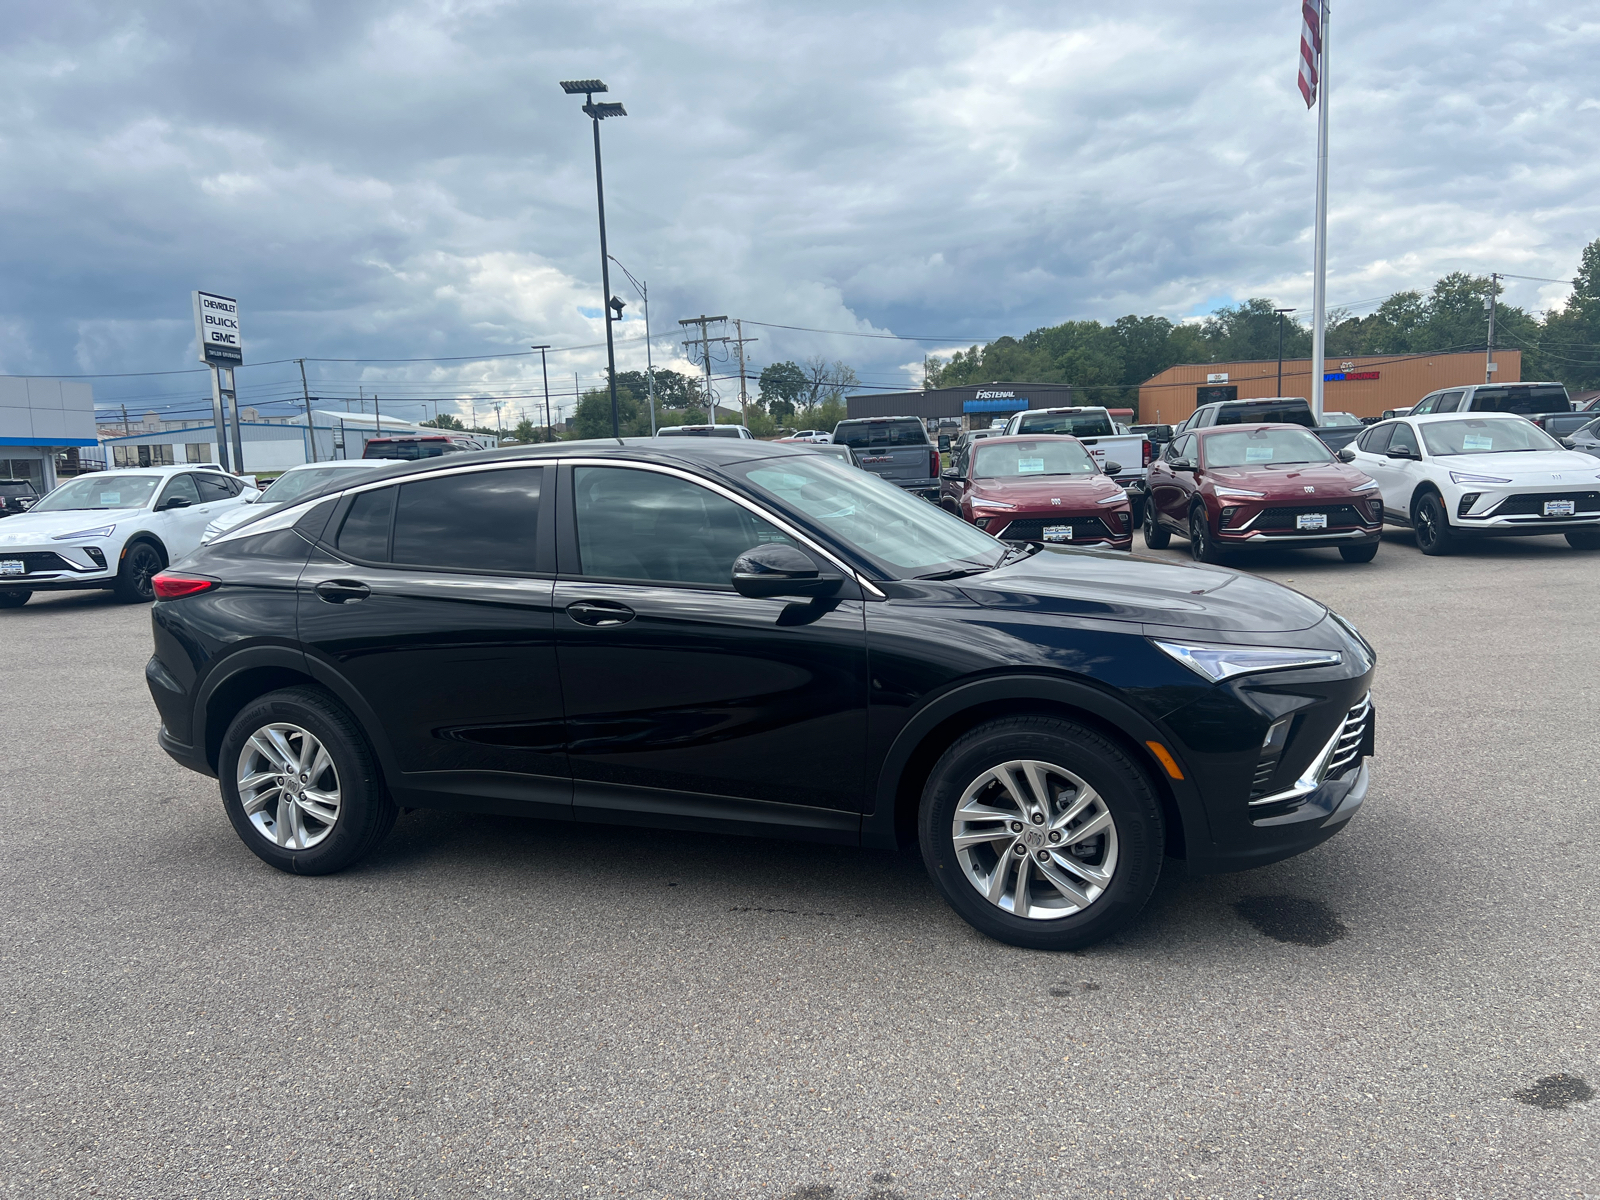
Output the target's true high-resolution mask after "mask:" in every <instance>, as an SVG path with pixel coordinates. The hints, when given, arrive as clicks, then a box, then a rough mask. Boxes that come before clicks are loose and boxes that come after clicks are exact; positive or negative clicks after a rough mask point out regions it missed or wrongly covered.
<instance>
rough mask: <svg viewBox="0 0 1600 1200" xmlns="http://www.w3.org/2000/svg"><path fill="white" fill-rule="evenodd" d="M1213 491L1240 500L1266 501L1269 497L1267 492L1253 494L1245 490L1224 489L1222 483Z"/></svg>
mask: <svg viewBox="0 0 1600 1200" xmlns="http://www.w3.org/2000/svg"><path fill="white" fill-rule="evenodd" d="M1212 490H1213V491H1215V492H1216V493H1217V495H1219V496H1227V497H1230V498H1236V499H1239V500H1265V499H1266V497H1267V494H1266V493H1265V492H1251V491H1246V490H1245V489H1244V488H1234V487H1223V486H1222V485H1221V484H1220V483H1219V484H1217V485H1216V486H1215V487H1214V488H1213V489H1212Z"/></svg>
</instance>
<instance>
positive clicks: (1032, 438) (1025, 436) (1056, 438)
mask: <svg viewBox="0 0 1600 1200" xmlns="http://www.w3.org/2000/svg"><path fill="white" fill-rule="evenodd" d="M983 440H984V441H986V442H988V443H989V445H991V446H994V445H997V444H1002V443H1005V442H1027V443H1028V444H1030V445H1031V444H1033V443H1034V442H1078V439H1077V438H1075V437H1073V436H1072V435H1071V434H1070V433H1010V434H1007V435H1006V436H1005V437H992V438H984V439H983ZM1078 444H1079V445H1080V446H1081V445H1083V443H1082V442H1078Z"/></svg>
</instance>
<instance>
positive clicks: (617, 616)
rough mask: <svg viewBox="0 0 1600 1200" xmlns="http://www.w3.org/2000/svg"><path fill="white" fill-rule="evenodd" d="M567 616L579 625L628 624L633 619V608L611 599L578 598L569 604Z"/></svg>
mask: <svg viewBox="0 0 1600 1200" xmlns="http://www.w3.org/2000/svg"><path fill="white" fill-rule="evenodd" d="M567 616H569V617H571V618H572V619H573V620H574V621H576V622H577V623H578V624H579V625H592V626H597V627H598V626H605V625H626V624H627V623H628V622H629V621H631V620H633V617H634V612H633V609H631V608H629V607H628V606H627V605H626V604H617V603H616V602H614V601H611V600H578V601H575V602H574V603H572V604H569V605H567Z"/></svg>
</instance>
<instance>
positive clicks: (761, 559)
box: [733, 542, 843, 600]
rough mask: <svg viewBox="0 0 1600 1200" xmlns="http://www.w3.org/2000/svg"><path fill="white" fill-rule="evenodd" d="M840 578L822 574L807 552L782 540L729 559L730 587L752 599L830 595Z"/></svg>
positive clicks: (838, 583) (836, 587)
mask: <svg viewBox="0 0 1600 1200" xmlns="http://www.w3.org/2000/svg"><path fill="white" fill-rule="evenodd" d="M842 582H843V580H841V579H840V578H839V577H838V576H836V575H823V574H821V573H820V572H819V571H818V570H817V564H816V563H814V562H812V561H811V556H810V555H808V554H805V553H803V552H802V551H800V550H797V549H795V548H794V547H793V546H790V545H786V544H784V543H782V542H773V543H769V544H768V545H765V546H756V547H755V548H753V549H750V550H746V551H745V552H744V553H743V554H741V555H739V557H738V558H737V559H735V560H734V563H733V590H734V591H736V592H738V593H739V595H741V596H748V597H749V598H750V599H752V600H762V599H767V598H769V597H773V596H831V595H832V594H833V593H834V592H836V591H838V590H839V585H840V584H841V583H842Z"/></svg>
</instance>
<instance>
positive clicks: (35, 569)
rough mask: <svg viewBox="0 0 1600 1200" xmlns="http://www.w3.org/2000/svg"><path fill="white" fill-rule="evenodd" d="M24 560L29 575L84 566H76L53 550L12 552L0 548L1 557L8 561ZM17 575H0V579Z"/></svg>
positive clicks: (24, 569) (23, 564) (74, 569)
mask: <svg viewBox="0 0 1600 1200" xmlns="http://www.w3.org/2000/svg"><path fill="white" fill-rule="evenodd" d="M19 558H20V559H21V560H22V569H23V571H24V572H25V573H27V574H29V575H46V574H49V573H51V572H54V571H81V570H83V568H82V567H75V566H73V565H72V564H71V563H69V562H68V561H67V560H66V559H64V558H62V557H61V555H59V554H57V553H55V552H54V551H51V550H27V551H24V552H23V553H21V554H11V553H9V552H7V551H5V550H0V559H4V560H5V561H7V562H14V561H16V560H17V559H19ZM15 578H17V577H16V576H15V575H10V576H7V575H0V579H15Z"/></svg>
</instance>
